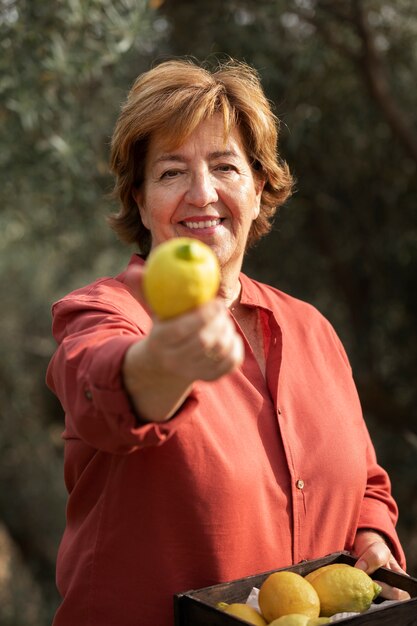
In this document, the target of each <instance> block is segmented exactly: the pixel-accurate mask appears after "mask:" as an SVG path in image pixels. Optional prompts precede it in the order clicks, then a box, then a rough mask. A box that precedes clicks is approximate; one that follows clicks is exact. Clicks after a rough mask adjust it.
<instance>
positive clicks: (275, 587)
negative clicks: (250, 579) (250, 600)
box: [258, 571, 320, 622]
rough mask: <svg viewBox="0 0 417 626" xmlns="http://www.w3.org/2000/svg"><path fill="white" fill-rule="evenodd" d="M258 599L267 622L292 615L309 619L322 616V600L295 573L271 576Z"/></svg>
mask: <svg viewBox="0 0 417 626" xmlns="http://www.w3.org/2000/svg"><path fill="white" fill-rule="evenodd" d="M258 599H259V607H260V609H261V613H262V615H263V616H264V618H265V619H266V621H267V622H272V620H274V619H277V618H278V617H281V616H282V615H289V614H291V613H300V614H302V615H307V617H318V616H319V614H320V600H319V597H318V595H317V593H316V591H315V589H314V587H313V586H312V585H311V584H310V583H309V582H308V580H305V578H303V577H302V576H300V574H296V573H295V572H288V571H280V572H274V573H273V574H270V575H269V576H268V578H266V580H265V581H264V582H263V583H262V585H261V587H260V590H259V598H258Z"/></svg>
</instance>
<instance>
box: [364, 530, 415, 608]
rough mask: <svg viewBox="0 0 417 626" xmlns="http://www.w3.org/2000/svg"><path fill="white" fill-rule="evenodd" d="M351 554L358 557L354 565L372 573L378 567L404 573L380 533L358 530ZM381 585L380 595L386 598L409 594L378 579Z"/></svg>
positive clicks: (396, 598)
mask: <svg viewBox="0 0 417 626" xmlns="http://www.w3.org/2000/svg"><path fill="white" fill-rule="evenodd" d="M353 554H354V555H355V556H357V557H358V560H357V561H356V564H355V567H358V568H359V569H362V570H364V571H365V572H366V573H367V574H372V573H373V572H374V571H375V570H377V569H378V568H379V567H386V568H388V569H391V570H393V571H394V572H398V573H399V574H404V575H406V572H405V571H404V570H403V569H402V568H401V567H400V565H399V564H398V562H397V560H396V559H395V557H394V555H393V554H392V552H391V550H390V548H389V546H388V544H387V542H386V541H385V540H384V538H383V537H382V535H380V534H379V533H377V532H376V531H373V530H365V529H363V530H358V532H357V534H356V538H355V543H354V545H353ZM378 583H379V584H380V585H381V587H382V592H381V595H382V596H383V597H384V598H386V599H388V600H408V599H409V598H410V596H409V594H408V593H407V592H406V591H403V590H402V589H397V588H396V587H390V586H389V585H387V584H386V583H383V582H381V581H378Z"/></svg>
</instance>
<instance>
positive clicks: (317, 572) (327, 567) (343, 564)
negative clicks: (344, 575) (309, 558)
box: [304, 563, 351, 583]
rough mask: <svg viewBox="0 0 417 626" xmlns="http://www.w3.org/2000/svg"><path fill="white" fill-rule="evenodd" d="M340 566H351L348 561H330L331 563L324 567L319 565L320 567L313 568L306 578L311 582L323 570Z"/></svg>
mask: <svg viewBox="0 0 417 626" xmlns="http://www.w3.org/2000/svg"><path fill="white" fill-rule="evenodd" d="M338 567H351V566H350V565H348V564H347V563H330V565H324V566H323V567H319V568H318V569H315V570H313V571H312V572H310V573H309V574H307V575H306V576H304V578H305V579H306V580H308V582H309V583H311V582H313V580H314V579H315V578H316V577H317V576H319V575H320V574H321V573H322V572H325V571H327V570H328V569H337V568H338Z"/></svg>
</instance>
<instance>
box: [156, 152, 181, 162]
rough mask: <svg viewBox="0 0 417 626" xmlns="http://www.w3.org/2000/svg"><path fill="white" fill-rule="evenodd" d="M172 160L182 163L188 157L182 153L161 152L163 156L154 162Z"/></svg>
mask: <svg viewBox="0 0 417 626" xmlns="http://www.w3.org/2000/svg"><path fill="white" fill-rule="evenodd" d="M170 161H179V162H180V163H185V162H186V159H185V157H183V156H182V155H181V154H161V156H159V157H158V158H157V159H155V161H154V163H164V162H170Z"/></svg>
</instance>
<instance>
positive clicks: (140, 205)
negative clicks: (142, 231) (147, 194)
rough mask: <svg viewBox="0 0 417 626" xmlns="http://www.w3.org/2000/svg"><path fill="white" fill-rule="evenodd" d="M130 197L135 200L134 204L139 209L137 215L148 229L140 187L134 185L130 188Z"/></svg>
mask: <svg viewBox="0 0 417 626" xmlns="http://www.w3.org/2000/svg"><path fill="white" fill-rule="evenodd" d="M132 197H133V199H134V201H135V202H136V206H137V207H138V210H139V215H140V218H141V220H142V224H143V225H144V226H145V228H147V229H148V230H149V225H148V219H147V211H146V209H145V207H144V205H143V192H142V189H141V188H140V187H134V188H133V189H132Z"/></svg>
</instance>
